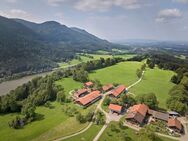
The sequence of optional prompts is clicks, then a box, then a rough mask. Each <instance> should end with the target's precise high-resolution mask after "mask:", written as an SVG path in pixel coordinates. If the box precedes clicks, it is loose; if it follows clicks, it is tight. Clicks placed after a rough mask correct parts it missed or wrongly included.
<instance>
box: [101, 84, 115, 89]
mask: <svg viewBox="0 0 188 141" xmlns="http://www.w3.org/2000/svg"><path fill="white" fill-rule="evenodd" d="M113 87H114V86H113V85H112V84H107V85H105V86H103V87H102V89H103V91H108V90H110V89H112V88H113Z"/></svg>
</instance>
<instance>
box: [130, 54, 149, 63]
mask: <svg viewBox="0 0 188 141" xmlns="http://www.w3.org/2000/svg"><path fill="white" fill-rule="evenodd" d="M147 58H148V55H147V54H145V55H137V56H134V57H132V58H130V59H127V61H138V62H141V61H143V60H144V59H147Z"/></svg>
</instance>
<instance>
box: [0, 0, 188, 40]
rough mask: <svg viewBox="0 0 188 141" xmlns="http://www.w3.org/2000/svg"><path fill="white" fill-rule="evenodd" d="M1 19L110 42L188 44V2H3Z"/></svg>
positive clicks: (0, 11) (102, 0)
mask: <svg viewBox="0 0 188 141" xmlns="http://www.w3.org/2000/svg"><path fill="white" fill-rule="evenodd" d="M0 15H1V16H5V17H9V18H21V19H25V20H29V21H33V22H37V23H42V22H45V21H57V22H60V23H61V24H65V25H67V26H68V27H78V28H82V29H85V30H87V31H88V32H90V33H92V34H94V35H96V36H98V37H100V38H103V39H107V40H109V41H124V40H127V39H152V40H170V41H188V0H0Z"/></svg>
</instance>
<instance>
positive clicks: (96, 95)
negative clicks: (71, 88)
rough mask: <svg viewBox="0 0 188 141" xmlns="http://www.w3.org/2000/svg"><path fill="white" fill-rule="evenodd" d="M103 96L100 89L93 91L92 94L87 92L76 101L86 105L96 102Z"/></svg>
mask: <svg viewBox="0 0 188 141" xmlns="http://www.w3.org/2000/svg"><path fill="white" fill-rule="evenodd" d="M100 98H101V94H100V91H93V92H91V93H90V94H87V95H86V96H84V97H81V98H79V99H77V100H76V102H77V103H78V104H80V105H82V106H84V107H86V106H89V105H90V104H92V103H94V102H96V101H97V100H99V99H100Z"/></svg>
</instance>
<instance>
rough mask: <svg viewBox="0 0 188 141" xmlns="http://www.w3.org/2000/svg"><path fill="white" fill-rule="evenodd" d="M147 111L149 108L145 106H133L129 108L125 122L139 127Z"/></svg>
mask: <svg viewBox="0 0 188 141" xmlns="http://www.w3.org/2000/svg"><path fill="white" fill-rule="evenodd" d="M148 110H149V107H148V106H147V105H145V104H138V105H134V106H132V107H130V108H129V110H128V113H127V116H126V120H127V121H129V122H131V123H136V124H138V125H140V124H142V123H143V122H144V119H145V117H146V114H147V112H148Z"/></svg>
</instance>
